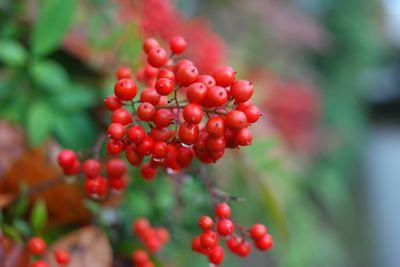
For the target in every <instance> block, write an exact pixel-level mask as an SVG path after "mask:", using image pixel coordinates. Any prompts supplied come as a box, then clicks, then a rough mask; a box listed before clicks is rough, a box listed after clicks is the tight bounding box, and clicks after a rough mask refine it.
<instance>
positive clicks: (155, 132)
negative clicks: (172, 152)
mask: <svg viewBox="0 0 400 267" xmlns="http://www.w3.org/2000/svg"><path fill="white" fill-rule="evenodd" d="M172 135H173V130H170V129H168V128H157V127H154V128H152V129H151V131H150V136H151V138H153V140H154V141H155V142H156V141H164V142H166V141H168V140H169V139H170V138H171V137H172Z"/></svg>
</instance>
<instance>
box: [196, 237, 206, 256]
mask: <svg viewBox="0 0 400 267" xmlns="http://www.w3.org/2000/svg"><path fill="white" fill-rule="evenodd" d="M192 250H193V251H196V252H198V253H202V254H205V255H207V254H208V251H207V250H206V249H204V248H203V246H202V245H201V238H200V236H196V237H195V238H193V240H192Z"/></svg>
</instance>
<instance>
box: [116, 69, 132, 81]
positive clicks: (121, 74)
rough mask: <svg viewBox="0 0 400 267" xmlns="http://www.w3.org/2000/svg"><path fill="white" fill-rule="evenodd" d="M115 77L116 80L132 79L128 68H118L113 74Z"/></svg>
mask: <svg viewBox="0 0 400 267" xmlns="http://www.w3.org/2000/svg"><path fill="white" fill-rule="evenodd" d="M115 77H116V78H117V80H121V79H130V78H131V77H132V71H131V69H130V68H128V67H120V68H118V69H117V71H116V72H115Z"/></svg>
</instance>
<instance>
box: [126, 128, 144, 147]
mask: <svg viewBox="0 0 400 267" xmlns="http://www.w3.org/2000/svg"><path fill="white" fill-rule="evenodd" d="M145 136H146V132H145V131H144V130H143V128H142V127H140V126H131V127H130V128H129V130H128V138H129V140H131V141H132V142H134V143H135V144H138V143H140V142H142V140H143V138H144V137H145Z"/></svg>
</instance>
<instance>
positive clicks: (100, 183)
mask: <svg viewBox="0 0 400 267" xmlns="http://www.w3.org/2000/svg"><path fill="white" fill-rule="evenodd" d="M57 161H58V164H59V165H60V166H61V167H62V169H63V171H64V174H65V175H76V174H79V173H80V172H81V171H82V172H83V174H84V177H85V190H86V193H87V194H88V195H90V196H91V197H94V198H102V197H104V196H105V195H106V194H107V193H108V189H109V188H110V189H112V190H115V191H122V190H124V189H125V188H126V178H125V174H126V172H127V166H126V163H125V161H124V160H122V159H119V158H115V159H110V160H108V161H107V163H106V164H105V169H106V174H107V177H108V179H107V178H106V177H104V176H102V173H101V172H102V165H101V163H100V162H99V161H98V160H96V159H88V160H86V161H85V162H83V165H82V167H81V163H80V161H79V159H78V156H77V155H76V153H75V152H74V151H72V150H69V149H65V150H62V151H61V152H60V154H59V155H58V158H57ZM69 166H72V167H69ZM70 168H71V169H70ZM72 169H73V170H72Z"/></svg>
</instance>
